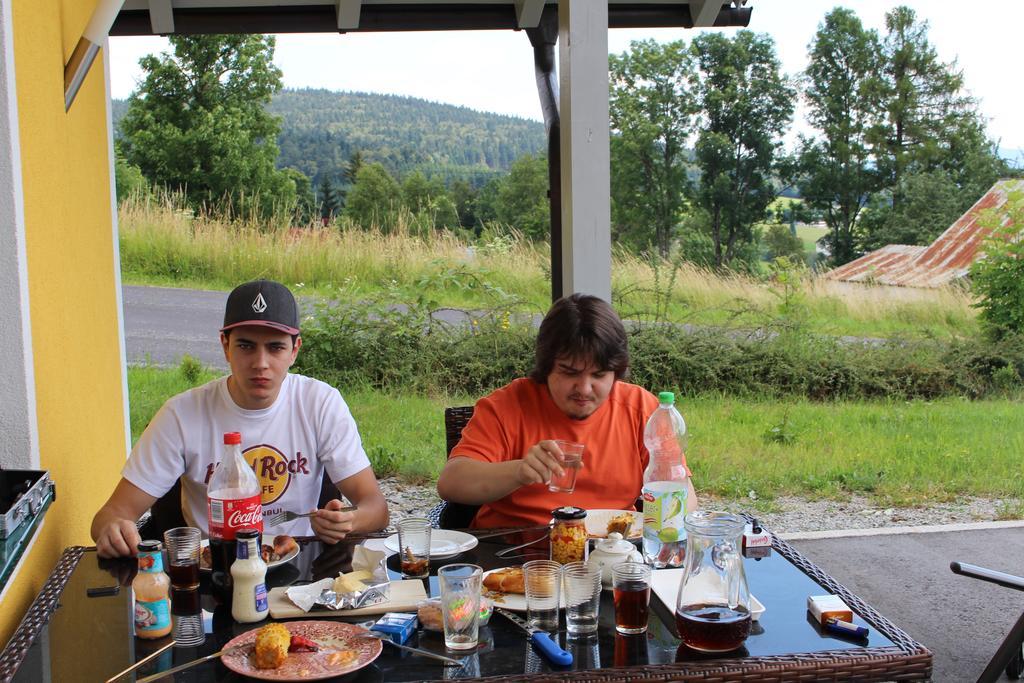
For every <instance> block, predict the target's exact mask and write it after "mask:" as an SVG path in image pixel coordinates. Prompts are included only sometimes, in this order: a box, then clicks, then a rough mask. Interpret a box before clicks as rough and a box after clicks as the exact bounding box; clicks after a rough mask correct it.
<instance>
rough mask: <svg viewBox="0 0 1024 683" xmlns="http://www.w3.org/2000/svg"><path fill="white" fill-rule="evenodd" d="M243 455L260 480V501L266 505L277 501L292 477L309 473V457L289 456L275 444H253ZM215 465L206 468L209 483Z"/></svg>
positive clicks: (301, 455) (300, 453)
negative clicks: (275, 446)
mask: <svg viewBox="0 0 1024 683" xmlns="http://www.w3.org/2000/svg"><path fill="white" fill-rule="evenodd" d="M242 457H244V458H245V460H246V462H248V463H249V464H250V465H252V469H253V471H254V472H255V473H256V478H257V479H259V481H260V490H261V491H262V496H261V500H260V502H261V503H262V504H263V506H264V507H266V506H267V505H270V504H272V503H274V502H275V501H277V500H278V499H279V498H280V497H281V496H283V495H284V492H285V491H287V490H288V485H289V484H291V482H292V477H293V476H295V475H297V474H305V475H308V474H309V459H308V458H307V457H306V456H304V455H303V454H302V452H301V451H300V452H298V453H296V454H295V457H294V458H291V459H289V458H287V457H286V456H285V455H284V453H282V452H281V451H279V450H277V449H276V448H274V447H273V446H269V445H267V444H261V445H259V446H252V447H250V448H247V449H246V450H244V451H243V452H242ZM214 467H215V465H209V466H208V467H207V470H206V482H207V483H209V481H210V477H211V476H213V470H214Z"/></svg>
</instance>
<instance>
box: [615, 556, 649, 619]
mask: <svg viewBox="0 0 1024 683" xmlns="http://www.w3.org/2000/svg"><path fill="white" fill-rule="evenodd" d="M612 588H613V590H614V592H615V630H616V631H618V632H619V633H625V634H632V633H644V632H645V631H646V630H647V615H648V605H649V604H650V602H651V568H650V567H649V566H647V565H646V564H642V563H640V562H623V563H622V564H617V565H615V566H614V567H612Z"/></svg>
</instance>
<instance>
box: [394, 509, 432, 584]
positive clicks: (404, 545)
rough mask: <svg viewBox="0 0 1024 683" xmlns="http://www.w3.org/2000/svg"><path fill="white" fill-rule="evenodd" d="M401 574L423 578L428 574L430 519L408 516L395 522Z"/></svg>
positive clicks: (410, 577)
mask: <svg viewBox="0 0 1024 683" xmlns="http://www.w3.org/2000/svg"><path fill="white" fill-rule="evenodd" d="M397 526H398V548H399V553H398V554H399V558H400V560H401V563H402V576H404V577H406V578H409V579H423V578H426V577H427V576H429V574H430V520H429V519H426V518H424V517H408V518H406V519H403V520H402V521H401V522H399V523H398V524H397Z"/></svg>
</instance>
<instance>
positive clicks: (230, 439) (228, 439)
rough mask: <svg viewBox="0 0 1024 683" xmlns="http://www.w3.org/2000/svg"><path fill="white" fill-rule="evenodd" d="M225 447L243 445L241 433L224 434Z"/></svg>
mask: <svg viewBox="0 0 1024 683" xmlns="http://www.w3.org/2000/svg"><path fill="white" fill-rule="evenodd" d="M224 443H225V445H232V444H240V443H242V434H241V432H227V433H226V434H224Z"/></svg>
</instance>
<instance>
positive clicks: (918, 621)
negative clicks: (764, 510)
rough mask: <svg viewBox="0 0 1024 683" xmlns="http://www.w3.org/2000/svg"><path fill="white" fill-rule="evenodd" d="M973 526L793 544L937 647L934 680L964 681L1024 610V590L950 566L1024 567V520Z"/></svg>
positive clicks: (984, 662) (976, 671) (972, 676)
mask: <svg viewBox="0 0 1024 683" xmlns="http://www.w3.org/2000/svg"><path fill="white" fill-rule="evenodd" d="M1018 524H1019V523H1018ZM971 526H972V527H974V528H969V529H963V530H958V531H941V532H937V533H905V532H896V533H891V534H886V535H878V536H863V537H844V538H834V539H825V540H792V541H790V543H791V544H792V545H793V546H794V547H796V549H797V550H799V551H800V552H801V553H803V554H804V555H806V556H807V557H808V558H810V559H811V560H812V561H813V562H814V563H815V564H817V565H818V566H819V567H821V568H823V569H824V570H825V571H826V572H827V573H828V574H830V575H831V576H833V577H834V578H835V579H836V580H838V581H839V582H840V583H842V584H843V585H845V586H846V587H847V588H849V589H850V590H851V591H853V592H854V593H855V594H856V595H859V596H860V597H861V598H863V599H864V600H865V601H866V602H867V603H868V604H870V605H872V606H873V607H875V609H877V610H878V611H879V612H881V613H882V614H883V615H885V616H886V617H888V618H889V619H890V620H891V621H892V622H893V623H895V624H896V625H897V626H899V627H900V628H902V629H903V630H904V631H906V632H907V633H909V634H910V635H911V636H912V637H913V638H914V639H915V640H917V641H918V642H919V643H922V644H923V645H924V646H925V647H927V648H928V649H930V650H931V651H932V652H933V653H934V655H935V660H934V662H935V664H934V679H933V680H935V681H941V682H947V681H948V682H949V683H953V682H956V683H960V682H961V681H974V680H977V678H978V676H979V675H981V672H982V671H983V670H984V669H985V666H986V665H987V664H988V661H989V659H991V657H992V655H993V654H994V653H995V651H996V647H997V646H998V645H999V643H1000V642H1002V640H1003V637H1004V636H1005V635H1006V634H1007V633H1008V632H1009V630H1010V627H1012V626H1013V624H1014V622H1016V620H1017V618H1018V617H1019V616H1020V615H1021V613H1022V612H1024V593H1022V592H1019V591H1015V590H1012V589H1009V588H1002V587H1000V586H997V585H995V584H990V583H987V582H984V581H979V580H976V579H970V578H967V577H964V576H959V575H957V574H954V573H953V572H951V571H950V570H949V563H950V562H951V561H952V560H959V561H961V562H969V563H971V564H977V565H981V566H983V567H988V568H990V569H996V570H999V571H1004V572H1008V573H1010V574H1016V575H1021V574H1024V527H1022V526H1016V527H1008V528H997V529H985V528H979V527H982V526H983V525H971ZM932 528H939V527H932ZM755 595H756V593H755ZM1003 680H1007V679H1006V678H1005V677H1004V678H1003Z"/></svg>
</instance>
